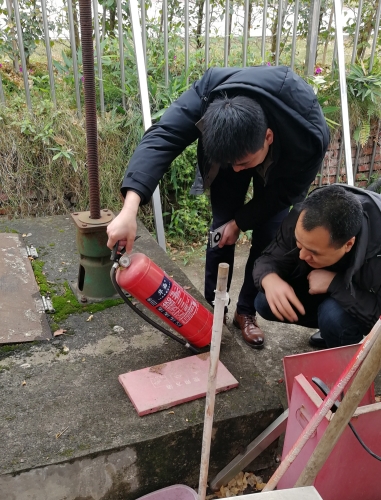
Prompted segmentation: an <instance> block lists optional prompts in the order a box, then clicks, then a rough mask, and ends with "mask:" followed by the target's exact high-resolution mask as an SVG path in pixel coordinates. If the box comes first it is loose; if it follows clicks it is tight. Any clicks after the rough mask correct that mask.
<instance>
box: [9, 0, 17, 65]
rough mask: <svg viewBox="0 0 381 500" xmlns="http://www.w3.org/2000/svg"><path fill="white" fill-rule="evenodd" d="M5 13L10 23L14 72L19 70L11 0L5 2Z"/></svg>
mask: <svg viewBox="0 0 381 500" xmlns="http://www.w3.org/2000/svg"><path fill="white" fill-rule="evenodd" d="M6 2H7V11H8V22H9V23H11V27H10V31H11V38H12V57H13V68H14V70H15V71H18V69H19V59H18V57H17V42H16V37H15V29H14V27H13V25H12V0H6Z"/></svg>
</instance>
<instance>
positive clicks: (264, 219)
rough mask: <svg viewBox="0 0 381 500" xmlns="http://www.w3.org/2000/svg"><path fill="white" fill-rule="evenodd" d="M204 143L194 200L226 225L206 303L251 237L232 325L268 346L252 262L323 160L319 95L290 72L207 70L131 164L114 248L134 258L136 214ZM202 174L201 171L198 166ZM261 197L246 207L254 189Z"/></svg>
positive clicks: (113, 229) (209, 256) (324, 131)
mask: <svg viewBox="0 0 381 500" xmlns="http://www.w3.org/2000/svg"><path fill="white" fill-rule="evenodd" d="M196 140H197V141H198V147H197V160H198V165H197V167H198V168H197V169H196V168H195V171H196V172H197V173H196V176H195V182H194V185H193V188H192V191H191V192H192V193H193V194H201V193H202V192H204V191H205V190H209V192H210V201H211V207H212V215H213V220H212V225H211V228H210V230H211V231H213V230H215V229H216V228H218V227H220V226H222V225H224V224H227V225H226V227H225V229H224V231H223V235H222V238H221V240H220V242H219V244H218V246H215V247H213V248H212V247H211V246H210V245H208V247H207V250H206V264H205V292H204V295H205V298H206V300H207V301H208V302H209V303H210V304H212V303H213V300H214V290H215V286H216V282H217V272H218V265H219V264H220V263H221V262H226V263H228V264H229V266H230V267H229V279H228V289H229V287H230V282H231V279H232V273H233V267H234V249H235V243H236V241H237V239H238V237H239V234H240V231H248V230H250V229H251V230H253V237H252V242H251V248H250V254H249V257H248V260H247V264H246V269H245V277H244V282H243V285H242V288H241V291H240V294H239V298H238V303H237V309H236V311H235V314H234V319H233V324H234V325H235V326H236V327H237V328H239V329H240V330H241V332H242V337H243V339H244V341H245V342H246V343H247V344H248V345H249V346H250V347H252V348H256V349H260V348H262V347H263V345H264V335H263V332H262V331H261V330H260V328H259V327H258V325H257V322H256V316H255V315H256V310H255V307H254V299H255V297H256V295H257V289H256V287H255V286H254V282H253V278H252V271H253V266H254V261H255V260H256V259H257V258H258V257H259V256H260V255H261V252H262V251H263V249H264V248H265V247H266V246H267V245H268V244H269V243H270V242H271V240H272V239H273V238H274V236H275V234H276V231H277V229H278V227H279V225H280V223H281V222H282V220H283V218H284V217H285V216H286V215H287V214H288V212H289V209H290V207H291V206H293V205H295V204H296V203H298V202H301V201H302V200H303V199H304V198H305V196H306V194H307V191H308V188H309V186H310V185H311V182H312V181H313V180H314V178H315V176H316V174H317V172H318V169H319V168H320V166H321V162H322V160H323V158H324V154H325V152H326V149H327V146H328V142H329V132H328V127H327V124H326V121H325V119H324V116H323V113H322V111H321V108H320V106H319V103H318V101H317V99H316V95H315V94H314V92H313V90H312V88H311V87H310V86H309V85H308V84H307V83H306V82H305V81H304V80H303V79H302V78H300V77H299V76H298V75H296V74H295V73H293V72H292V71H291V70H290V68H287V67H285V66H277V67H269V66H257V67H247V68H210V69H208V71H207V72H206V73H205V74H204V76H203V77H202V78H201V79H200V80H198V81H196V82H195V83H193V85H192V86H191V88H190V89H189V90H187V91H186V92H184V93H183V94H182V95H181V97H180V98H179V99H177V100H176V101H175V102H174V103H172V104H171V106H170V107H169V108H168V109H167V110H166V112H165V113H164V115H163V116H162V118H161V119H160V121H159V122H157V123H155V124H154V125H153V126H152V127H151V128H150V129H149V130H148V131H147V132H146V133H145V135H144V137H143V139H142V141H141V143H140V144H139V146H138V147H137V148H136V150H135V152H134V154H133V155H132V157H131V159H130V162H129V165H128V169H127V171H126V174H125V177H124V180H123V183H122V188H121V191H122V194H123V196H124V197H125V201H124V205H123V208H122V210H121V212H120V214H119V215H118V216H117V217H116V218H115V219H114V220H113V221H112V222H111V223H110V224H109V226H108V228H107V233H108V236H109V240H108V243H107V245H108V246H109V248H112V247H113V246H114V245H115V244H116V242H117V241H119V242H120V244H121V246H122V245H125V246H126V251H127V252H131V251H132V248H133V242H134V239H135V235H136V228H137V225H136V215H137V212H138V208H139V205H141V204H145V203H148V202H149V200H150V198H151V196H152V193H153V192H154V190H155V189H156V187H157V185H158V183H159V181H160V179H162V177H163V176H164V174H165V172H166V171H167V170H168V169H169V167H170V165H171V163H172V161H173V160H174V159H175V158H176V157H177V156H178V155H180V154H181V153H182V152H183V151H184V149H185V148H186V147H188V146H189V145H190V144H192V143H193V142H194V141H196ZM195 167H196V165H195ZM251 182H252V183H253V191H254V195H253V198H252V199H251V200H250V201H247V202H245V201H246V195H247V192H248V189H249V185H250V183H251Z"/></svg>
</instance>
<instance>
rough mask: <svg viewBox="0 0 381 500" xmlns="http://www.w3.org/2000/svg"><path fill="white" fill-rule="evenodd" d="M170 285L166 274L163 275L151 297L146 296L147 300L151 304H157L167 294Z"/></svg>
mask: <svg viewBox="0 0 381 500" xmlns="http://www.w3.org/2000/svg"><path fill="white" fill-rule="evenodd" d="M171 287H172V282H171V281H170V280H169V279H168V278H167V277H166V276H164V278H163V281H162V282H161V285H160V286H159V288H158V289H157V290H156V292H155V293H154V294H152V295H151V297H148V299H147V302H149V303H150V304H151V306H154V307H155V306H157V305H158V304H160V302H161V301H162V300H164V299H165V297H166V296H167V295H168V294H169V291H170V289H171Z"/></svg>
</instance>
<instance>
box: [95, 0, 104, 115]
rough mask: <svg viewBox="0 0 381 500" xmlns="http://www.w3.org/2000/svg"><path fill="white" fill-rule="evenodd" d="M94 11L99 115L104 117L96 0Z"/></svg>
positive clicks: (96, 1) (96, 0)
mask: <svg viewBox="0 0 381 500" xmlns="http://www.w3.org/2000/svg"><path fill="white" fill-rule="evenodd" d="M93 11H94V34H95V48H96V51H97V63H98V79H99V101H100V105H101V114H102V116H104V115H105V97H104V92H103V73H102V52H101V41H100V36H99V20H98V0H93Z"/></svg>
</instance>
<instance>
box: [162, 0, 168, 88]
mask: <svg viewBox="0 0 381 500" xmlns="http://www.w3.org/2000/svg"><path fill="white" fill-rule="evenodd" d="M163 20H164V23H163V24H164V58H165V70H164V79H165V86H166V87H168V84H169V64H168V0H163Z"/></svg>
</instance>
